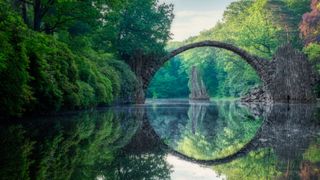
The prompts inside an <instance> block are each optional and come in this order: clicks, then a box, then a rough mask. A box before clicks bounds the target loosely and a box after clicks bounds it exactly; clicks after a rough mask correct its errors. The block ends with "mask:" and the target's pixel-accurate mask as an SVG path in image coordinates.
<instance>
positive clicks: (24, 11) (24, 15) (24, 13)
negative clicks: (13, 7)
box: [21, 1, 29, 26]
mask: <svg viewBox="0 0 320 180" xmlns="http://www.w3.org/2000/svg"><path fill="white" fill-rule="evenodd" d="M21 3H22V4H21V13H22V18H23V21H24V23H25V24H26V25H28V26H29V20H28V15H27V3H26V2H24V1H23V2H21Z"/></svg>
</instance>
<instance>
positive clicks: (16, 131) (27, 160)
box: [0, 111, 138, 180]
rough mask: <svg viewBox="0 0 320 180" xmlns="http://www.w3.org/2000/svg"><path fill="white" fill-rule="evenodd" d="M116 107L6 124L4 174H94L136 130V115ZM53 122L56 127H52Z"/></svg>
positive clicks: (0, 136) (11, 176) (104, 171)
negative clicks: (124, 114) (115, 111)
mask: <svg viewBox="0 0 320 180" xmlns="http://www.w3.org/2000/svg"><path fill="white" fill-rule="evenodd" d="M123 117H124V116H123V114H122V112H119V113H118V114H116V113H113V112H112V111H104V112H91V113H81V114H77V115H74V116H60V117H54V118H40V119H33V121H32V125H31V126H29V125H25V124H23V125H9V126H8V127H3V126H2V127H1V131H0V132H1V133H0V139H1V145H2V146H3V148H1V150H0V152H1V154H2V156H1V158H0V159H1V162H2V163H4V164H5V165H4V166H1V167H0V173H1V179H8V180H9V179H95V178H96V177H97V176H99V175H104V174H108V173H110V172H109V171H108V166H109V165H110V164H111V163H112V161H114V159H115V157H116V155H117V152H118V151H119V149H120V148H122V147H123V146H124V145H126V144H127V143H128V141H129V140H130V139H131V138H132V136H133V135H134V133H135V132H136V130H137V125H138V124H137V121H135V119H134V117H133V116H130V115H128V114H127V116H125V118H123ZM48 126H50V127H51V128H49V129H48V128H47V127H48Z"/></svg>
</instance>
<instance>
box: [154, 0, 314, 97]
mask: <svg viewBox="0 0 320 180" xmlns="http://www.w3.org/2000/svg"><path fill="white" fill-rule="evenodd" d="M310 3H311V4H310ZM319 7H320V5H319V1H318V0H312V1H309V0H283V1H276V0H269V1H268V0H256V1H245V0H240V1H235V2H233V3H231V4H230V5H229V6H228V7H227V9H226V10H225V11H224V14H223V19H222V20H221V21H220V22H219V23H218V24H216V25H215V26H214V27H213V28H211V29H209V30H204V31H202V32H201V33H200V35H198V36H195V37H190V38H188V39H187V40H185V41H183V42H169V43H168V46H167V49H169V50H170V49H174V48H177V47H179V46H182V45H185V44H189V43H193V42H199V41H203V40H219V41H223V42H229V43H231V44H235V45H237V46H238V47H241V48H243V49H245V50H247V51H249V52H251V53H253V54H257V55H259V56H261V57H265V58H268V59H271V58H272V56H273V54H274V53H275V51H276V49H277V48H278V47H279V46H281V45H283V44H286V43H291V44H292V45H293V46H294V48H296V49H299V50H302V51H304V52H305V53H306V54H307V55H308V57H309V60H310V61H311V63H312V64H313V66H314V67H315V68H316V69H317V71H318V72H320V64H319V63H320V45H319V42H320V31H319V28H320V14H319V13H320V11H319ZM279 17H280V18H279ZM194 65H196V66H197V67H198V68H199V69H200V70H201V72H202V76H203V80H204V83H205V84H206V87H207V90H208V93H209V95H210V96H211V97H214V98H218V99H220V98H230V97H231V98H234V97H240V96H243V95H244V94H246V93H248V91H250V90H251V89H252V88H255V87H257V86H259V85H260V84H261V81H260V79H259V77H258V76H257V74H256V72H255V71H254V70H253V69H252V68H251V67H250V66H249V65H248V64H247V63H246V62H245V61H243V60H242V59H241V58H239V57H238V56H237V55H234V54H233V53H230V52H228V51H225V50H219V49H213V48H201V49H194V50H190V51H187V52H185V53H183V54H181V55H179V56H178V57H176V58H175V59H174V60H171V61H169V62H167V63H166V65H165V67H164V68H162V69H160V71H159V72H158V73H157V74H156V76H155V78H154V79H153V81H152V82H151V85H150V87H149V89H148V97H150V98H176V97H180V98H185V97H188V95H189V87H188V84H187V83H186V82H188V79H189V74H190V69H191V67H192V66H194ZM173 82H174V83H173ZM176 85H177V87H176ZM173 89H174V90H173ZM316 91H317V95H318V97H319V96H320V94H319V87H317V88H316Z"/></svg>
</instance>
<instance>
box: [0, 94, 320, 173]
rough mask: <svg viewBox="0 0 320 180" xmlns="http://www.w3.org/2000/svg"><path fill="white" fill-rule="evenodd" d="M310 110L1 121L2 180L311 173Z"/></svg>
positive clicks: (193, 108) (188, 108) (175, 106)
mask: <svg viewBox="0 0 320 180" xmlns="http://www.w3.org/2000/svg"><path fill="white" fill-rule="evenodd" d="M319 112H320V111H319V108H317V107H314V106H309V105H272V106H262V105H258V104H255V105H254V104H251V105H241V104H237V103H228V102H225V103H205V104H201V103H196V104H189V103H188V101H182V100H179V101H174V103H170V102H165V101H161V102H160V103H159V101H151V102H149V104H147V105H146V106H138V107H136V106H132V107H117V108H110V109H107V110H99V111H94V112H81V113H75V114H74V115H66V116H56V117H42V118H33V119H25V120H20V121H19V122H12V123H10V124H8V123H7V124H2V125H1V126H0V145H1V147H2V148H1V149H0V153H1V157H0V163H1V166H0V177H1V179H187V178H189V179H190V178H191V179H197V178H198V179H215V178H216V179H319V178H320V131H319V119H320V118H319V114H320V113H319Z"/></svg>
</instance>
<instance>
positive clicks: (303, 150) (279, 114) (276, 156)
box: [213, 105, 320, 179]
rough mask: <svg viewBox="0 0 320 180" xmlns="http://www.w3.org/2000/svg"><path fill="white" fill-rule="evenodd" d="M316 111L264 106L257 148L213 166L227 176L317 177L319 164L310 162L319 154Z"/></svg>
mask: <svg viewBox="0 0 320 180" xmlns="http://www.w3.org/2000/svg"><path fill="white" fill-rule="evenodd" d="M315 110H316V109H315V107H314V106H308V105H273V106H270V107H267V108H266V111H265V113H263V114H264V117H265V119H264V121H265V123H264V124H263V126H262V127H261V131H260V132H259V133H258V135H257V137H255V138H254V140H253V142H254V143H255V144H256V148H255V149H252V151H251V152H250V153H249V154H248V155H246V156H243V157H242V158H239V159H236V160H235V161H233V162H231V163H228V164H222V165H219V166H214V167H213V169H215V170H217V171H219V172H220V173H223V174H226V175H227V177H228V178H229V179H239V178H240V179H299V178H302V179H319V178H320V174H319V164H316V163H315V162H312V161H310V159H317V157H318V156H319V154H320V147H319V145H318V144H319V143H317V142H316V143H314V142H313V141H312V139H315V137H317V136H318V137H319V134H317V133H318V132H319V128H318V125H317V124H318V123H317V120H316V118H317V117H316V116H315ZM312 142H313V143H312ZM315 144H317V145H315ZM261 152H265V153H261ZM319 159H320V158H319Z"/></svg>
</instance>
